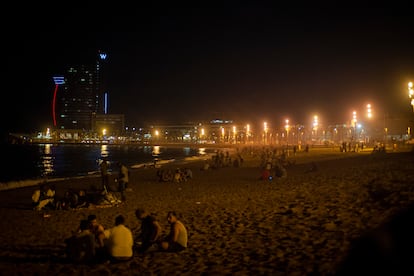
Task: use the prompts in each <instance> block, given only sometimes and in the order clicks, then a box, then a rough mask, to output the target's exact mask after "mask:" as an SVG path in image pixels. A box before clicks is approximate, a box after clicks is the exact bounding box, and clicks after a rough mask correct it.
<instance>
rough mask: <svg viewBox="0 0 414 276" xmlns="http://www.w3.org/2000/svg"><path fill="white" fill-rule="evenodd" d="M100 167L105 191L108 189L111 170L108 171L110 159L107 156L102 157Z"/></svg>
mask: <svg viewBox="0 0 414 276" xmlns="http://www.w3.org/2000/svg"><path fill="white" fill-rule="evenodd" d="M99 167H100V169H101V177H102V189H103V190H104V191H108V185H109V172H108V169H109V168H108V167H109V164H108V161H107V160H106V158H104V159H102V162H101V164H99Z"/></svg>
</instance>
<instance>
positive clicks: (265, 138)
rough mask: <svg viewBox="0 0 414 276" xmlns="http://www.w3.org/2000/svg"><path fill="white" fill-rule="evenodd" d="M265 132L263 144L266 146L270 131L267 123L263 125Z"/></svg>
mask: <svg viewBox="0 0 414 276" xmlns="http://www.w3.org/2000/svg"><path fill="white" fill-rule="evenodd" d="M263 131H264V137H263V143H264V144H266V140H267V131H268V127H267V122H264V123H263Z"/></svg>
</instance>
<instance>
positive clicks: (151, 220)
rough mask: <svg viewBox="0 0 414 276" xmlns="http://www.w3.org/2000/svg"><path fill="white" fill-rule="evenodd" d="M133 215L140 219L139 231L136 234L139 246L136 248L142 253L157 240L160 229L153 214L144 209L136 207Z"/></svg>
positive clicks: (159, 235)
mask: <svg viewBox="0 0 414 276" xmlns="http://www.w3.org/2000/svg"><path fill="white" fill-rule="evenodd" d="M135 216H136V217H137V219H138V220H140V221H141V233H140V235H139V236H138V238H139V240H140V242H141V246H140V247H139V249H138V250H139V252H142V253H143V252H145V251H147V250H148V249H149V248H150V247H151V246H152V245H154V244H155V245H156V244H157V243H158V242H159V239H160V237H161V230H162V229H161V225H160V224H159V222H158V221H157V219H156V218H155V216H152V215H150V214H148V213H147V212H146V211H145V210H144V209H137V210H136V211H135Z"/></svg>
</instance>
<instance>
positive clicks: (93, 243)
mask: <svg viewBox="0 0 414 276" xmlns="http://www.w3.org/2000/svg"><path fill="white" fill-rule="evenodd" d="M135 215H136V218H137V219H138V220H139V221H140V223H141V227H140V231H139V232H138V233H133V232H132V230H131V229H130V228H129V227H128V226H127V225H126V220H125V217H124V216H123V215H118V216H116V218H115V225H114V226H113V227H111V228H108V229H105V227H104V226H103V225H102V224H100V223H99V222H98V220H97V217H96V215H94V214H91V215H89V216H88V218H87V219H83V220H81V221H80V225H79V227H78V229H76V230H75V231H73V232H72V235H71V236H70V237H69V238H67V239H65V243H66V256H67V258H68V260H69V261H71V262H74V263H83V264H85V263H89V264H90V263H106V262H109V263H118V262H123V261H128V260H131V259H132V258H133V256H134V253H145V252H149V251H151V252H154V251H165V252H179V251H182V250H184V249H186V248H187V241H188V234H187V229H186V227H185V225H184V224H183V223H182V222H181V221H180V220H179V219H178V217H177V214H176V213H175V212H174V211H170V212H168V214H167V221H168V223H169V225H170V232H169V233H168V235H166V236H163V232H162V227H161V225H160V223H159V221H158V220H157V218H156V217H155V215H152V214H149V213H147V212H146V211H145V210H144V209H140V208H139V209H137V210H136V211H135Z"/></svg>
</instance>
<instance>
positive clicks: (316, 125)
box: [313, 115, 319, 138]
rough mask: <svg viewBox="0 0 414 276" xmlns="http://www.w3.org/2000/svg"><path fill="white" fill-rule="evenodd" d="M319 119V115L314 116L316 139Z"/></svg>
mask: <svg viewBox="0 0 414 276" xmlns="http://www.w3.org/2000/svg"><path fill="white" fill-rule="evenodd" d="M318 125H319V118H318V115H315V116H313V130H314V131H315V138H316V137H317V133H318Z"/></svg>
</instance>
